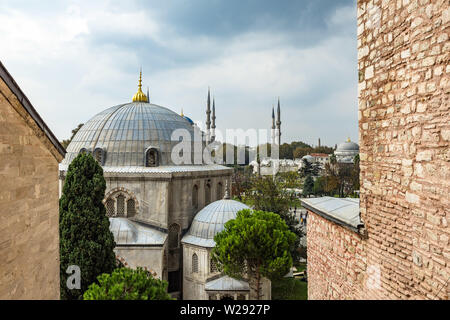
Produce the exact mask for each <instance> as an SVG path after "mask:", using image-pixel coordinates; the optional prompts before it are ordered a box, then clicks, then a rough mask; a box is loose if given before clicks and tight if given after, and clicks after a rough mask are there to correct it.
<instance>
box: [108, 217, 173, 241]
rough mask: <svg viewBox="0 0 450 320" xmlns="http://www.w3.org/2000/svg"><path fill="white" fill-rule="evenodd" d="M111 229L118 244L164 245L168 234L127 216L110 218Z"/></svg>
mask: <svg viewBox="0 0 450 320" xmlns="http://www.w3.org/2000/svg"><path fill="white" fill-rule="evenodd" d="M109 230H110V231H111V232H112V234H113V235H114V241H115V242H116V244H117V245H163V244H164V242H165V241H166V238H167V234H166V233H163V232H161V231H159V230H156V229H153V228H150V227H147V226H144V225H141V224H138V223H137V222H133V221H130V220H128V219H126V218H109Z"/></svg>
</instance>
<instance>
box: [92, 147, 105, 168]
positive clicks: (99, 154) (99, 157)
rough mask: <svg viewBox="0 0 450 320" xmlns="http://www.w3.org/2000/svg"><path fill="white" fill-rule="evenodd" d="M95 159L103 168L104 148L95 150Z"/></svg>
mask: <svg viewBox="0 0 450 320" xmlns="http://www.w3.org/2000/svg"><path fill="white" fill-rule="evenodd" d="M94 159H95V160H97V162H98V163H99V164H100V165H101V166H102V165H103V163H104V161H105V151H104V150H103V149H102V148H95V150H94Z"/></svg>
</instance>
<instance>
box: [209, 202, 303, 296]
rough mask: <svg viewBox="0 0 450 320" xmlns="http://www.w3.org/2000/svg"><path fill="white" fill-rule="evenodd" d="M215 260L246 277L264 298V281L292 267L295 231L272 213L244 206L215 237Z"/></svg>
mask: <svg viewBox="0 0 450 320" xmlns="http://www.w3.org/2000/svg"><path fill="white" fill-rule="evenodd" d="M214 241H215V242H216V246H215V247H214V249H213V251H212V255H213V259H214V260H215V261H216V262H217V265H218V268H219V270H220V271H223V272H224V273H225V274H227V275H229V276H231V277H233V278H238V279H239V278H240V279H245V280H246V281H248V282H249V283H250V285H251V286H252V288H253V289H254V290H255V292H256V295H257V299H258V300H259V299H260V298H261V297H262V294H261V280H262V279H263V278H268V279H270V280H275V279H280V278H281V277H283V276H284V275H285V274H286V273H287V272H288V271H289V269H290V268H291V266H292V257H291V254H290V251H292V248H293V246H294V243H295V234H294V233H292V232H290V231H289V228H288V226H287V225H286V223H285V222H284V221H283V220H282V219H281V217H280V216H279V215H277V214H275V213H272V212H264V211H258V210H254V211H252V210H248V209H244V210H241V211H239V212H238V213H237V216H236V219H233V220H230V221H228V222H227V223H226V224H225V229H224V230H223V231H222V232H220V233H218V234H217V235H216V236H215V237H214Z"/></svg>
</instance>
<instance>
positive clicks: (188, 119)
mask: <svg viewBox="0 0 450 320" xmlns="http://www.w3.org/2000/svg"><path fill="white" fill-rule="evenodd" d="M183 118H185V119H186V120H187V121H189V123H190V124H194V121H192V119H191V118H189V117H186V116H183Z"/></svg>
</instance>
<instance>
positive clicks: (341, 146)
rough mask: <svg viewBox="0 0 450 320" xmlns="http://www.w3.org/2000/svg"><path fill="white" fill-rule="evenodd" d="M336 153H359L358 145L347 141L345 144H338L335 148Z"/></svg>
mask: <svg viewBox="0 0 450 320" xmlns="http://www.w3.org/2000/svg"><path fill="white" fill-rule="evenodd" d="M336 151H338V152H340V151H344V152H346V151H356V152H359V145H358V144H357V143H354V142H352V141H350V139H349V140H347V141H346V142H343V143H340V144H339V145H338V146H337V148H336Z"/></svg>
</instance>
